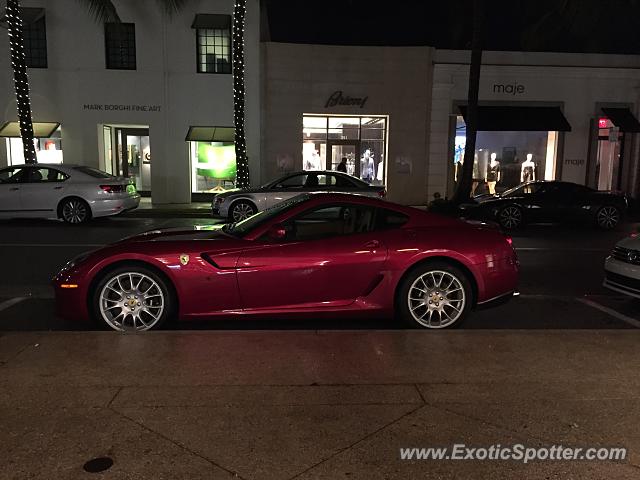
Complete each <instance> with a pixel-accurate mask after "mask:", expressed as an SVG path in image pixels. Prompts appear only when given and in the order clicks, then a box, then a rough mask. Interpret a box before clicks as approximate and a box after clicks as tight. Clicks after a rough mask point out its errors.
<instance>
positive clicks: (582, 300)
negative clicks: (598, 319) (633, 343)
mask: <svg viewBox="0 0 640 480" xmlns="http://www.w3.org/2000/svg"><path fill="white" fill-rule="evenodd" d="M576 300H578V301H579V302H580V303H583V304H585V305H588V306H590V307H592V308H595V309H597V310H600V311H601V312H604V313H606V314H608V315H611V316H612V317H614V318H617V319H618V320H622V321H623V322H626V323H628V324H629V325H633V326H634V327H636V328H640V321H638V320H636V319H635V318H631V317H629V316H627V315H625V314H623V313H620V312H617V311H616V310H614V309H613V308H609V307H605V306H604V305H600V304H599V303H597V302H594V301H593V300H588V299H586V298H576Z"/></svg>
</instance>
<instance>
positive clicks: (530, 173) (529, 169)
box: [520, 153, 536, 183]
mask: <svg viewBox="0 0 640 480" xmlns="http://www.w3.org/2000/svg"><path fill="white" fill-rule="evenodd" d="M535 179H536V164H535V162H534V161H533V154H531V153H527V159H526V160H525V161H524V162H522V169H521V170H520V182H522V183H525V182H530V181H532V180H535Z"/></svg>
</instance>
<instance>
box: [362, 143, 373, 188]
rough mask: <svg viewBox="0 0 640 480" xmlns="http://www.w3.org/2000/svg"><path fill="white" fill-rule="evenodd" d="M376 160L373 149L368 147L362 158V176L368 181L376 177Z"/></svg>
mask: <svg viewBox="0 0 640 480" xmlns="http://www.w3.org/2000/svg"><path fill="white" fill-rule="evenodd" d="M374 172H375V162H374V161H373V156H372V154H371V150H369V149H368V148H367V149H366V150H365V151H364V155H363V156H362V158H361V159H360V178H361V179H362V180H364V181H365V182H367V183H371V180H373V178H374Z"/></svg>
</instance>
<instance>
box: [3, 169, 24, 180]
mask: <svg viewBox="0 0 640 480" xmlns="http://www.w3.org/2000/svg"><path fill="white" fill-rule="evenodd" d="M21 173H22V168H20V167H10V168H3V169H2V170H0V183H16V182H19V181H20V177H21Z"/></svg>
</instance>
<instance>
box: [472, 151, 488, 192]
mask: <svg viewBox="0 0 640 480" xmlns="http://www.w3.org/2000/svg"><path fill="white" fill-rule="evenodd" d="M479 152H482V155H483V159H484V161H483V165H484V166H485V167H484V169H482V168H480V159H479V158H478V157H479V155H478V152H476V154H475V155H474V157H473V179H472V180H473V181H472V183H471V196H474V195H475V194H476V189H477V188H478V185H480V184H481V183H486V181H487V169H486V165H487V160H486V158H487V157H486V153H487V152H486V151H484V152H483V151H482V150H479ZM483 170H484V172H483Z"/></svg>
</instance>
